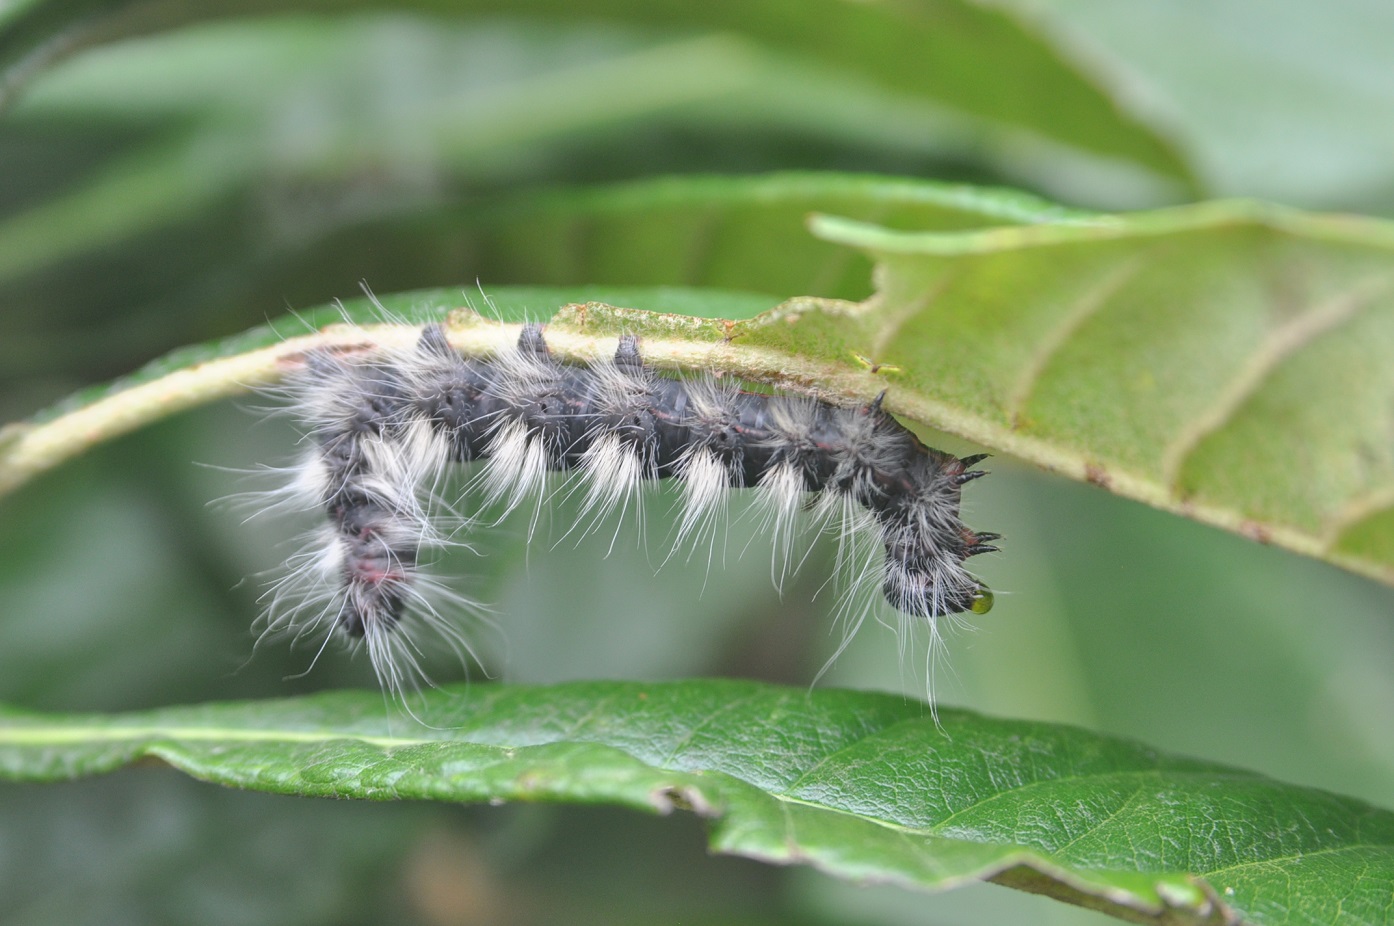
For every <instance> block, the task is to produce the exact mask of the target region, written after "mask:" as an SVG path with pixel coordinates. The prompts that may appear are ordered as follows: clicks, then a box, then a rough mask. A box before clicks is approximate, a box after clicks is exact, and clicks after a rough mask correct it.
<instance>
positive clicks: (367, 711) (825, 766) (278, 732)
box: [0, 680, 1394, 924]
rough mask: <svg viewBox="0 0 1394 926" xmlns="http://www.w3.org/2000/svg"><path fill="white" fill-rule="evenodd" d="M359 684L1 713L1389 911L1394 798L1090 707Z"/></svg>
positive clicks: (38, 754)
mask: <svg viewBox="0 0 1394 926" xmlns="http://www.w3.org/2000/svg"><path fill="white" fill-rule="evenodd" d="M412 707H413V710H414V712H415V714H416V717H417V718H418V719H419V720H418V719H411V718H407V717H405V716H403V715H400V714H399V713H397V712H389V711H387V710H385V709H384V706H383V701H382V698H381V696H380V695H379V694H377V693H373V692H367V691H341V692H332V693H327V694H323V695H318V696H313V697H308V698H302V699H296V700H282V701H262V702H246V703H229V704H212V705H205V706H194V707H180V708H168V709H163V710H157V711H150V712H145V713H135V714H123V715H113V716H78V715H73V716H45V715H38V714H32V713H27V712H22V711H17V710H5V711H4V712H2V713H0V777H4V778H8V779H11V780H18V781H58V780H65V779H69V778H74V777H78V776H83V775H91V774H97V773H101V772H106V771H111V770H113V769H116V768H120V767H122V766H125V765H128V764H130V763H133V762H136V761H138V760H140V759H143V758H157V759H160V760H163V761H165V762H167V763H169V764H170V765H173V766H175V767H176V768H179V769H182V770H184V771H186V772H188V773H189V774H191V775H193V776H195V777H197V778H201V779H204V780H207V781H213V782H217V783H220V784H226V785H231V786H235V787H242V788H251V789H256V790H262V791H270V792H275V793H285V794H299V795H306V796H318V797H340V798H361V799H370V800H399V799H419V800H442V801H462V802H482V801H489V802H499V801H560V802H573V803H610V804H620V805H624V806H629V807H634V808H640V809H644V810H648V811H653V812H659V813H666V812H668V811H670V810H672V809H675V808H681V809H690V810H693V811H695V812H696V813H698V814H700V815H702V816H704V817H707V818H708V819H709V820H710V821H711V825H712V834H711V844H712V847H713V848H714V849H715V850H716V851H719V852H726V853H732V854H738V855H745V856H750V857H753V858H759V859H764V860H767V861H771V862H778V863H793V862H800V863H805V864H811V865H813V866H815V867H817V868H819V869H821V870H823V871H825V872H828V873H830V874H834V875H837V876H839V877H843V878H851V879H856V880H865V881H882V882H890V883H896V884H901V885H904V886H908V887H914V888H921V889H929V890H941V889H947V888H950V887H954V886H957V885H960V884H963V883H965V882H968V881H972V880H976V879H982V878H988V879H993V880H996V881H999V882H1000V883H1004V884H1008V885H1011V886H1015V887H1019V888H1023V889H1026V890H1032V891H1036V892H1039V893H1046V894H1050V895H1052V896H1056V897H1059V898H1061V899H1065V900H1069V901H1072V902H1075V903H1081V904H1084V905H1086V906H1089V907H1093V908H1095V909H1100V910H1104V911H1106V912H1109V913H1112V914H1114V915H1117V916H1121V917H1123V918H1126V919H1129V920H1132V921H1135V922H1158V923H1161V922H1166V923H1220V922H1232V921H1236V920H1243V921H1245V922H1252V923H1258V924H1296V923H1343V924H1344V923H1352V924H1354V923H1360V924H1373V923H1386V922H1391V918H1392V917H1394V913H1391V904H1390V897H1391V896H1392V895H1394V813H1391V812H1389V811H1385V810H1380V809H1378V808H1375V807H1371V806H1369V805H1367V804H1365V803H1363V802H1360V801H1357V800H1354V799H1350V798H1344V797H1338V796H1336V795H1332V794H1328V793H1326V792H1322V791H1317V790H1314V789H1310V788H1300V787H1295V786H1291V785H1284V784H1280V783H1278V782H1274V781H1271V780H1269V779H1266V778H1264V777H1262V776H1260V775H1257V774H1254V773H1250V772H1244V771H1240V770H1236V769H1233V768H1228V767H1225V766H1221V765H1216V764H1212V763H1208V762H1202V761H1197V760H1191V759H1185V758H1178V757H1174V756H1168V755H1165V754H1161V753H1158V752H1156V751H1154V750H1152V749H1149V748H1147V747H1145V746H1142V745H1140V744H1137V743H1133V742H1129V741H1126V740H1120V739H1115V738H1110V737H1106V736H1100V735H1097V734H1094V733H1090V732H1087V731H1084V730H1079V729H1076V728H1071V727H1063V726H1055V725H1050V724H1043V723H1031V722H1024V721H1010V720H995V719H989V718H985V717H981V716H979V715H976V714H972V713H969V712H964V711H949V710H945V711H941V712H940V713H939V722H938V723H937V724H936V721H935V718H934V717H933V715H932V714H931V712H930V709H929V707H928V706H927V705H925V704H923V703H920V702H917V701H909V700H906V699H904V698H902V697H899V696H893V695H885V694H875V693H866V692H853V691H841V690H816V691H807V690H804V689H788V688H779V687H775V686H769V685H763V684H759V683H754V682H740V681H726V680H704V681H683V682H668V683H656V684H642V683H637V682H591V683H573V684H566V685H556V686H550V687H527V686H505V685H476V686H471V687H468V688H464V689H454V690H448V689H447V690H437V691H430V692H427V693H424V694H422V695H420V696H419V697H414V698H413V699H412Z"/></svg>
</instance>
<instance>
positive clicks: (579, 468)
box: [267, 324, 998, 692]
mask: <svg viewBox="0 0 1394 926" xmlns="http://www.w3.org/2000/svg"><path fill="white" fill-rule="evenodd" d="M365 340H366V342H367V343H366V346H365V345H356V346H355V348H354V349H352V350H346V349H335V348H327V347H321V348H316V349H314V350H312V351H311V352H310V353H309V354H308V355H307V356H306V357H305V362H304V363H303V364H302V365H301V366H300V368H299V370H298V371H297V372H296V373H295V374H294V375H293V376H292V377H291V379H290V381H289V383H288V386H287V392H288V393H289V395H290V396H291V398H292V401H293V405H294V408H293V411H294V414H295V415H296V417H297V418H298V420H299V423H300V426H301V428H302V430H303V432H304V434H305V436H306V439H307V445H308V447H309V450H308V452H307V453H306V454H305V457H304V459H303V461H302V462H301V464H300V465H299V466H298V467H297V470H296V476H295V478H294V479H293V480H292V484H291V486H290V487H289V488H288V489H285V490H283V492H282V493H281V494H283V495H286V496H289V497H290V498H292V499H293V500H294V501H295V503H296V504H298V505H299V506H301V507H305V508H314V509H318V510H320V511H322V512H323V514H324V516H325V518H326V521H327V524H326V526H325V527H324V528H323V529H322V530H321V531H320V532H319V534H318V535H317V540H316V543H315V545H314V546H313V548H312V549H310V550H309V551H307V552H306V553H304V554H302V555H301V556H300V557H298V558H297V559H296V560H293V561H292V563H291V566H290V568H289V569H288V570H287V571H286V573H285V574H284V575H283V576H282V578H281V579H280V581H279V582H277V583H276V584H275V585H274V586H273V587H272V590H271V591H270V592H268V594H267V599H268V617H267V626H268V627H269V628H270V629H271V630H272V631H276V632H284V633H288V634H290V635H292V636H295V637H302V636H313V637H315V638H316V639H318V638H320V637H324V638H325V639H326V640H327V639H329V638H333V637H338V638H341V639H344V640H348V641H357V642H358V643H359V644H360V645H362V646H363V647H364V648H366V650H367V651H368V653H369V656H370V658H371V661H372V664H373V668H374V670H375V671H376V673H377V675H378V677H379V679H380V680H381V682H382V683H383V685H384V687H385V688H387V689H389V690H392V691H394V692H400V691H401V690H402V689H403V688H405V687H407V686H410V685H412V684H414V683H415V682H416V681H417V680H418V678H419V677H420V675H421V673H420V670H419V668H418V665H419V664H418V660H417V656H418V655H419V654H420V653H421V652H422V650H421V647H422V646H423V645H425V643H424V639H423V638H421V637H420V631H421V630H423V629H425V630H429V631H432V632H433V633H434V634H435V635H436V636H437V637H439V638H441V639H443V640H444V641H445V642H446V643H447V644H448V645H450V646H453V647H455V648H456V649H467V648H468V646H467V643H466V641H465V640H464V638H463V636H462V635H461V634H460V631H459V630H458V629H457V627H456V625H455V623H454V622H453V621H452V619H451V615H450V614H447V613H446V611H447V610H451V611H455V610H458V609H459V608H461V607H469V606H470V605H469V603H468V602H466V601H465V600H464V599H462V598H458V597H457V598H454V599H453V602H452V605H451V607H450V609H446V608H444V607H441V606H439V605H436V604H434V602H435V601H437V600H438V598H437V595H438V594H439V593H440V592H441V591H442V590H443V588H444V586H443V584H442V583H441V582H440V580H439V579H438V578H435V577H432V576H431V575H430V572H429V560H430V559H431V558H432V556H433V553H434V552H435V551H436V550H438V549H440V548H442V547H444V546H447V545H450V544H455V543H461V542H462V539H461V538H462V537H463V536H466V535H467V533H468V531H469V530H471V529H474V528H476V527H479V526H481V525H483V524H485V523H486V520H487V519H486V518H485V516H484V513H485V512H493V513H494V514H497V513H498V512H499V511H500V510H503V511H508V510H512V509H513V508H515V507H517V506H519V505H522V504H523V503H524V502H526V501H529V500H535V501H536V504H537V505H538V506H539V507H540V506H541V504H542V500H543V499H544V498H545V497H546V496H545V485H546V484H547V482H548V481H549V478H550V477H549V474H551V473H565V474H568V477H569V479H570V481H571V490H573V491H578V492H580V497H581V499H582V501H581V506H580V508H581V513H582V516H583V517H585V518H588V519H592V523H598V522H599V521H600V519H602V518H604V517H605V516H607V515H608V514H610V513H611V512H614V511H617V510H618V511H620V512H621V513H623V511H624V510H625V509H627V508H629V507H630V506H631V505H636V506H637V504H638V499H639V496H640V493H641V492H642V491H643V487H644V485H645V484H646V483H650V482H653V481H655V480H660V479H672V480H675V481H677V482H678V483H679V484H680V488H681V506H682V510H681V512H680V514H679V517H678V527H677V533H678V542H679V543H681V542H683V541H684V540H685V539H688V538H690V537H692V536H693V535H695V534H696V533H698V532H700V531H701V530H702V525H703V524H704V523H707V522H708V521H709V520H710V518H711V516H712V514H713V512H714V510H715V509H716V508H718V507H719V506H720V505H721V504H722V502H723V500H724V498H725V497H726V495H727V493H728V491H729V490H731V489H738V488H751V489H755V490H757V492H758V493H759V498H760V505H761V506H762V508H763V510H764V511H765V513H766V515H767V517H766V519H765V523H766V524H767V525H768V526H769V528H770V529H771V530H773V531H775V532H776V534H777V535H779V536H778V537H777V541H779V542H777V544H776V546H777V548H779V547H783V548H784V549H785V551H786V562H785V568H786V569H787V568H788V565H789V564H788V562H787V550H788V544H787V535H788V532H789V531H790V530H791V527H792V525H793V524H794V522H795V520H796V519H797V518H798V516H799V515H800V514H801V513H802V512H805V511H811V512H813V513H814V515H815V516H817V515H821V516H822V519H823V523H831V524H832V530H833V531H834V532H836V533H838V534H839V536H841V537H843V538H844V539H846V538H847V537H848V536H850V535H853V534H856V535H859V536H863V537H865V536H868V535H869V536H870V537H872V538H874V540H875V545H876V547H877V548H879V550H880V551H882V552H881V553H879V554H877V555H879V557H880V564H879V568H878V567H877V566H876V565H875V563H864V564H862V566H861V573H860V574H862V575H873V576H875V578H876V580H877V584H878V585H879V592H880V596H881V597H884V599H885V600H886V601H887V602H889V603H890V605H891V606H892V607H894V608H895V609H896V610H897V611H899V612H901V613H902V614H903V615H906V616H908V617H910V618H913V619H919V620H922V621H925V622H928V623H929V624H930V625H931V626H932V625H933V624H934V623H935V622H936V621H937V620H939V619H941V618H945V617H950V616H952V615H955V614H958V613H960V612H964V611H971V612H974V613H978V614H982V613H985V612H986V611H988V610H989V609H990V608H991V606H992V600H993V599H992V593H991V591H989V590H988V588H987V586H986V585H984V584H983V583H982V582H981V581H979V580H978V579H977V578H976V577H975V576H974V575H973V574H971V573H970V572H969V571H968V570H967V569H966V568H965V566H964V562H965V560H967V559H968V558H969V557H971V556H976V555H978V554H980V553H987V552H991V551H994V550H996V549H997V548H996V547H995V546H993V545H992V541H994V540H997V539H998V535H997V534H992V533H977V532H974V531H972V530H970V529H969V528H967V527H966V526H964V524H963V522H962V521H961V520H960V517H959V502H960V492H961V489H962V487H963V486H964V485H965V484H966V483H968V482H970V481H972V480H974V479H976V478H978V477H979V476H982V475H985V473H984V472H983V471H982V470H977V469H974V468H973V466H974V464H976V463H978V462H979V461H980V460H982V459H983V457H984V456H985V454H978V455H973V456H968V457H964V458H962V459H960V458H958V457H956V456H954V455H953V454H950V453H945V452H943V451H939V450H935V449H933V448H930V447H927V446H926V445H925V444H924V443H922V442H921V441H920V440H919V439H918V438H917V437H916V436H915V435H914V434H913V433H912V432H911V431H910V430H909V429H907V428H906V427H905V426H904V425H902V424H900V423H899V422H898V421H896V420H895V418H893V417H892V416H891V415H890V414H889V413H888V412H886V411H885V410H884V409H883V408H882V399H881V398H877V399H876V400H875V401H873V402H870V403H868V404H863V405H858V406H850V407H849V406H845V405H840V404H835V403H831V402H827V401H823V400H820V399H817V398H811V397H807V396H791V395H779V394H767V393H764V392H753V391H746V390H744V389H741V388H740V387H738V386H737V385H735V384H734V383H733V381H732V380H731V378H729V377H722V378H717V377H713V376H710V375H706V376H696V377H691V378H679V377H673V376H667V375H664V374H661V373H660V372H658V371H657V370H655V369H654V368H653V367H651V366H649V365H648V364H646V363H645V362H644V359H643V357H642V355H641V344H640V342H639V340H638V339H637V338H636V337H633V336H624V337H621V338H620V339H619V341H618V345H617V347H616V349H615V351H614V354H613V355H612V356H611V357H608V358H606V359H603V360H597V361H593V362H591V363H589V364H585V365H579V364H570V363H564V362H561V361H560V360H558V359H557V358H556V357H555V356H553V354H552V353H551V351H550V350H549V348H548V346H547V342H546V339H545V337H544V332H543V328H542V327H541V326H539V325H526V326H524V327H523V328H522V331H521V334H520V336H519V338H518V341H517V343H516V344H515V345H513V346H511V347H510V348H508V349H505V350H500V351H498V352H496V353H494V354H492V355H490V356H487V357H483V358H479V357H466V356H463V355H462V354H461V353H458V352H457V351H456V350H455V349H454V348H453V347H452V346H451V345H450V343H449V342H448V340H447V338H446V335H445V332H444V330H443V329H442V328H441V326H439V325H436V324H431V325H427V326H426V327H424V328H423V329H422V330H421V332H420V335H419V337H417V338H416V339H415V343H414V345H413V346H411V347H408V348H403V347H390V348H389V347H383V346H375V345H373V344H372V342H371V339H365ZM457 470H458V471H462V472H463V473H464V474H465V476H466V478H465V480H464V483H463V484H464V486H465V487H464V489H463V490H460V491H457V492H448V491H447V490H446V489H445V488H444V486H446V485H447V484H448V482H447V481H446V479H447V477H448V476H449V475H451V474H452V473H453V472H455V471H457ZM457 482H458V480H457ZM451 495H454V496H456V497H448V496H451ZM535 523H536V518H535V517H534V525H535ZM849 549H861V547H853V546H844V550H843V554H842V556H846V555H847V551H848V550H849ZM840 558H842V557H840ZM777 572H780V570H777Z"/></svg>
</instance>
